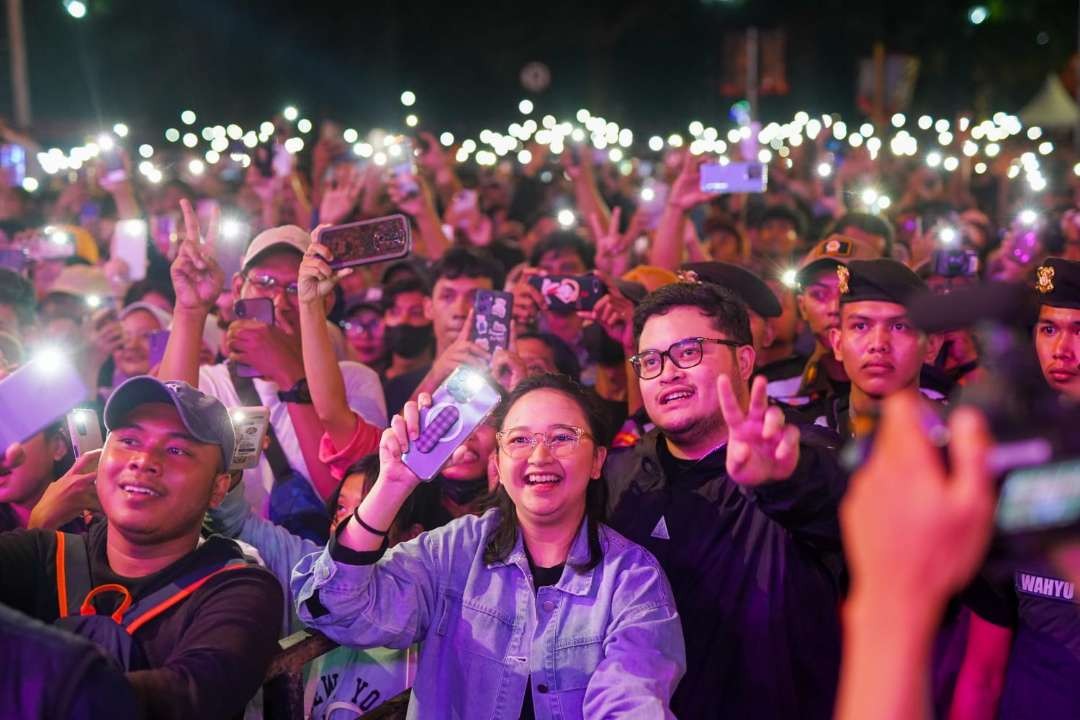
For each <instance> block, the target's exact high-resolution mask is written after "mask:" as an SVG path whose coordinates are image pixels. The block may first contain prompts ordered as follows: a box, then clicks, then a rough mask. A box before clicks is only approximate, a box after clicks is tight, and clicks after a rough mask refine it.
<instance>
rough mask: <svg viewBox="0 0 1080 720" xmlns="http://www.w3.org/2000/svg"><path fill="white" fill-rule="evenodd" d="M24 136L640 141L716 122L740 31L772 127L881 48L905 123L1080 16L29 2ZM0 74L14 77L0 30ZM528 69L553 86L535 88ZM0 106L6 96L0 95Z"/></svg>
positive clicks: (900, 9)
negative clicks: (407, 127) (192, 132)
mask: <svg viewBox="0 0 1080 720" xmlns="http://www.w3.org/2000/svg"><path fill="white" fill-rule="evenodd" d="M23 4H24V12H25V15H26V18H25V20H26V22H25V25H26V33H27V45H28V51H29V62H30V75H31V87H32V101H33V110H34V115H35V131H36V132H37V133H38V134H39V135H40V136H41V137H43V138H44V139H50V138H52V139H58V138H62V137H65V136H66V135H68V134H70V133H71V131H73V130H75V129H82V128H84V127H85V126H86V125H87V124H90V123H92V122H93V120H94V119H95V118H98V119H99V121H100V123H101V124H102V126H104V125H105V124H111V123H112V122H115V121H117V120H125V121H127V122H128V123H129V124H131V125H132V126H133V128H136V132H138V128H163V127H166V126H168V125H175V124H177V115H178V113H179V112H180V110H181V109H185V108H189V107H190V108H191V109H194V110H195V111H196V112H197V113H198V114H199V116H200V117H199V124H200V125H201V124H203V122H208V123H219V122H229V121H234V120H235V121H238V122H241V123H250V122H255V121H258V120H262V119H265V118H266V117H268V116H269V115H271V114H272V113H274V112H276V111H279V110H280V109H281V108H282V107H283V106H284V105H286V104H288V103H294V104H296V105H298V106H299V107H300V108H301V110H302V112H303V113H304V114H305V115H308V116H310V117H312V118H313V119H317V118H319V117H322V116H325V115H330V116H332V117H335V118H336V119H338V120H340V121H342V122H345V123H347V124H350V125H354V126H356V127H359V128H364V127H370V126H371V125H375V124H379V123H394V124H400V121H401V118H402V116H403V108H402V107H401V105H400V103H399V101H398V96H399V94H400V92H401V91H402V90H403V89H406V88H408V89H411V90H414V91H415V92H416V93H417V95H418V97H419V102H418V103H417V105H416V106H415V108H413V110H414V111H415V112H416V113H417V114H418V115H419V116H420V119H421V125H422V126H425V127H429V128H449V129H451V130H458V131H466V130H472V131H475V130H476V129H477V128H479V127H483V126H484V125H485V124H487V123H491V124H492V125H493V126H494V124H495V123H500V122H501V123H503V124H505V122H507V121H508V120H510V119H512V118H513V117H514V114H515V108H516V105H517V101H518V100H519V99H521V98H523V97H531V98H532V99H533V100H534V101H535V103H536V106H537V109H538V110H539V111H541V112H549V111H550V112H553V113H555V114H556V115H559V114H565V113H573V112H574V110H576V109H577V108H578V107H582V106H585V107H588V108H590V109H591V110H593V111H594V112H599V113H601V114H604V115H606V116H607V117H610V118H611V119H614V120H616V121H618V122H620V123H625V124H628V125H630V126H631V127H633V128H635V129H637V130H639V131H640V132H653V131H656V132H661V131H667V130H673V129H678V128H683V127H685V124H686V122H687V121H688V120H690V119H693V118H695V117H696V118H699V119H701V120H704V121H708V122H723V121H724V119H725V118H726V115H727V108H728V107H729V106H730V105H731V103H732V101H733V100H734V99H735V98H731V97H725V96H722V95H721V94H720V92H719V86H720V83H721V80H722V79H723V76H724V70H725V59H724V54H723V37H724V35H725V33H728V32H731V31H737V30H739V29H741V28H745V27H747V26H749V25H756V26H759V27H761V28H763V29H770V28H783V29H785V30H786V31H787V55H786V59H787V81H788V83H789V84H790V86H791V92H790V93H789V94H787V95H786V96H781V97H766V98H763V103H762V112H763V115H764V116H765V117H766V119H768V118H769V117H770V116H780V114H781V113H785V114H790V113H791V112H793V111H795V110H798V109H807V110H810V111H816V112H822V111H829V110H839V111H841V112H845V113H851V112H853V111H854V100H855V74H856V67H855V66H856V60H857V59H858V58H859V57H867V56H869V54H870V50H871V47H872V46H873V43H874V41H875V40H882V41H884V42H885V43H886V45H887V46H888V47H889V48H891V49H895V50H897V51H904V52H910V53H913V54H917V55H919V56H920V57H921V60H922V68H921V71H920V75H919V83H918V85H917V89H916V94H915V103H914V106H913V110H914V111H923V110H925V111H930V112H943V111H948V110H954V109H968V108H970V109H975V110H976V111H977V112H993V111H995V110H999V109H1005V110H1009V111H1015V110H1016V109H1018V107H1019V106H1020V105H1021V104H1022V103H1024V102H1025V101H1026V100H1027V99H1029V98H1030V96H1032V95H1033V94H1034V93H1035V92H1036V91H1037V90H1038V88H1039V86H1040V85H1041V82H1042V79H1043V78H1044V77H1045V75H1046V73H1047V72H1050V71H1052V70H1059V69H1061V68H1062V67H1064V65H1065V63H1066V62H1067V61H1068V59H1069V57H1070V55H1071V54H1072V53H1073V52H1074V49H1075V47H1076V43H1077V30H1076V28H1077V15H1076V12H1077V10H1076V3H1075V2H1066V1H1065V0H1014V1H1009V0H997V1H996V2H995V1H987V2H985V3H984V4H985V5H986V6H988V7H989V9H990V19H989V20H987V21H986V22H985V23H983V24H982V25H980V26H978V27H975V26H972V25H971V24H970V23H969V22H968V20H967V15H968V10H969V8H970V7H971V6H972V5H973V4H974V3H972V2H945V1H942V0H908V1H907V2H898V1H895V0H894V2H869V1H868V2H862V3H858V4H857V5H858V7H857V8H856V9H853V7H852V6H854V5H856V3H852V2H850V0H788V1H786V2H785V1H783V0H741V1H740V0H727V1H725V0H712V1H711V2H701V1H700V0H696V1H691V2H679V1H675V0H672V1H671V2H663V1H661V0H640V1H638V2H634V1H633V0H631V1H628V2H611V1H605V0H599V1H590V2H581V1H580V0H579V1H577V2H566V1H564V0H551V1H548V2H535V1H534V2H528V1H526V2H502V3H495V2H477V1H475V0H474V1H470V2H456V3H441V2H422V1H419V0H373V1H370V2H329V1H324V2H319V1H317V0H309V1H308V2H303V3H301V2H284V1H283V0H249V1H248V2H232V1H228V0H215V1H210V0H168V1H166V0H141V1H137V0H88V4H89V6H90V12H89V15H88V16H87V17H86V18H85V19H83V20H75V19H73V18H71V17H70V16H68V15H67V13H66V12H65V11H64V9H63V6H62V3H61V1H60V0H24V3H23ZM3 32H4V35H3V37H4V43H3V52H4V53H5V57H4V60H5V62H4V65H5V67H8V66H9V59H8V57H7V52H8V38H7V29H6V25H5V26H4V27H3ZM529 61H540V62H543V63H545V64H547V65H548V66H549V67H550V68H551V74H552V79H551V85H550V87H549V88H548V89H547V90H546V91H544V92H542V93H539V94H531V93H527V92H526V91H525V90H524V89H523V88H522V87H521V84H520V81H519V72H520V70H521V68H522V67H523V66H524V65H525V64H526V63H527V62H529ZM0 85H2V89H0V113H3V114H4V115H7V116H10V107H11V98H10V95H11V91H10V83H9V81H8V76H7V74H6V73H5V76H4V78H3V82H2V83H0Z"/></svg>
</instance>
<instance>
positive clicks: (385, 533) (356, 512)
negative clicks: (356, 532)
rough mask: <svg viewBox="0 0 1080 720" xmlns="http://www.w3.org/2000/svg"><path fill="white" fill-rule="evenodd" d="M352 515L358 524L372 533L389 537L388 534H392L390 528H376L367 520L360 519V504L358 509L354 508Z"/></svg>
mask: <svg viewBox="0 0 1080 720" xmlns="http://www.w3.org/2000/svg"><path fill="white" fill-rule="evenodd" d="M352 517H353V520H355V521H356V522H357V524H358V525H360V527H362V528H364V529H365V530H367V531H368V532H369V533H371V534H372V535H378V536H379V537H387V536H389V535H390V531H389V530H376V529H375V528H373V527H371V526H370V525H368V524H367V523H366V522H364V521H363V520H361V519H360V506H359V505H357V506H356V509H355V510H353V512H352Z"/></svg>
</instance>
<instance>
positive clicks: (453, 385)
mask: <svg viewBox="0 0 1080 720" xmlns="http://www.w3.org/2000/svg"><path fill="white" fill-rule="evenodd" d="M500 399H501V398H500V396H499V392H498V391H497V390H496V389H495V385H494V383H492V381H491V380H490V379H488V377H487V376H486V375H484V374H483V373H481V372H480V371H478V370H475V369H473V368H468V367H459V368H458V369H457V370H455V371H454V372H453V373H452V374H451V375H450V377H448V378H447V379H446V380H445V381H444V382H443V384H442V385H440V386H439V387H438V388H437V389H436V390H435V392H434V393H433V394H432V396H431V406H430V407H425V408H423V409H421V410H420V426H419V431H420V434H419V437H417V438H416V440H415V441H413V442H411V443H409V446H408V450H406V451H405V452H404V453H403V454H402V455H401V461H402V462H403V463H404V464H405V465H406V466H407V467H408V468H409V469H410V470H412V471H413V472H414V473H416V476H417V477H418V478H420V479H421V480H425V481H430V480H432V479H433V478H434V477H435V476H436V475H438V474H439V471H440V470H442V468H443V466H444V465H446V464H447V463H448V462H449V461H450V458H451V456H452V455H453V454H454V451H455V450H456V449H457V448H458V447H460V446H461V445H462V444H464V443H465V441H466V440H468V439H469V436H470V435H472V433H473V431H474V430H476V428H477V427H479V426H480V424H481V423H482V422H484V421H485V420H487V418H488V416H489V415H490V414H491V412H492V411H493V410H494V409H495V407H496V406H497V405H498V404H499V401H500ZM380 455H381V451H380Z"/></svg>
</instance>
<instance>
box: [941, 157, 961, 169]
mask: <svg viewBox="0 0 1080 720" xmlns="http://www.w3.org/2000/svg"><path fill="white" fill-rule="evenodd" d="M941 166H942V167H943V168H945V169H946V170H947V171H948V172H953V171H954V170H956V168H958V167H960V161H959V160H957V159H956V158H954V157H952V156H951V155H950V156H949V157H947V158H945V161H944V162H943V163H942V164H941Z"/></svg>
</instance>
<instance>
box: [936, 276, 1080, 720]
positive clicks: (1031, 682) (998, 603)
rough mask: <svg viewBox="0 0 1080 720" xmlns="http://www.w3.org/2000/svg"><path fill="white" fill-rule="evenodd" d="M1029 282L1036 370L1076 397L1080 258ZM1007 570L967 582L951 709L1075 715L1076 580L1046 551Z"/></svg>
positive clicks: (955, 712) (980, 718)
mask: <svg viewBox="0 0 1080 720" xmlns="http://www.w3.org/2000/svg"><path fill="white" fill-rule="evenodd" d="M1035 291H1036V293H1037V294H1038V301H1039V305H1040V308H1039V319H1038V321H1037V322H1036V325H1035V350H1036V353H1037V355H1038V357H1039V364H1040V366H1041V368H1042V373H1043V376H1044V377H1045V378H1046V382H1047V383H1049V385H1050V387H1051V388H1053V389H1054V390H1057V391H1058V392H1059V393H1061V395H1062V396H1063V397H1064V398H1069V399H1071V400H1073V401H1076V400H1080V379H1078V378H1080V365H1078V362H1080V360H1078V358H1080V262H1076V261H1071V260H1065V259H1063V258H1050V259H1048V260H1046V261H1045V262H1044V263H1043V264H1042V265H1040V266H1039V267H1038V268H1037V269H1036V272H1035ZM1066 474H1067V473H1066ZM1065 552H1067V553H1071V552H1073V549H1072V548H1069V549H1067V550H1066V551H1065ZM1010 570H1011V571H1012V572H1011V574H1009V575H1007V580H1006V581H1005V582H994V581H993V580H992V579H991V578H988V577H987V575H988V574H987V573H983V574H981V575H980V576H979V577H978V578H977V579H976V582H975V583H973V584H972V586H971V587H969V588H968V589H967V590H966V591H965V597H964V600H965V603H966V604H967V605H968V606H969V607H970V608H971V610H972V611H973V613H974V614H973V615H972V619H971V626H970V629H969V633H968V641H967V651H966V653H965V655H964V661H963V665H962V666H961V669H960V674H959V676H958V677H957V680H956V691H955V694H954V699H953V706H952V712H951V714H950V717H953V718H965V719H968V718H970V719H971V720H990V719H991V718H1002V719H1003V720H1012V719H1013V718H1025V719H1026V718H1075V717H1080V685H1078V684H1077V682H1076V678H1077V676H1078V675H1080V613H1078V612H1077V609H1078V608H1077V598H1078V595H1077V592H1076V587H1075V585H1074V584H1073V583H1072V582H1071V581H1070V580H1069V579H1068V578H1067V577H1066V576H1064V575H1062V573H1061V570H1060V569H1059V568H1058V567H1057V566H1056V565H1052V564H1051V563H1050V562H1049V561H1046V560H1028V561H1026V562H1025V563H1024V564H1023V565H1020V566H1017V567H1015V568H1010ZM999 574H1000V573H999Z"/></svg>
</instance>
